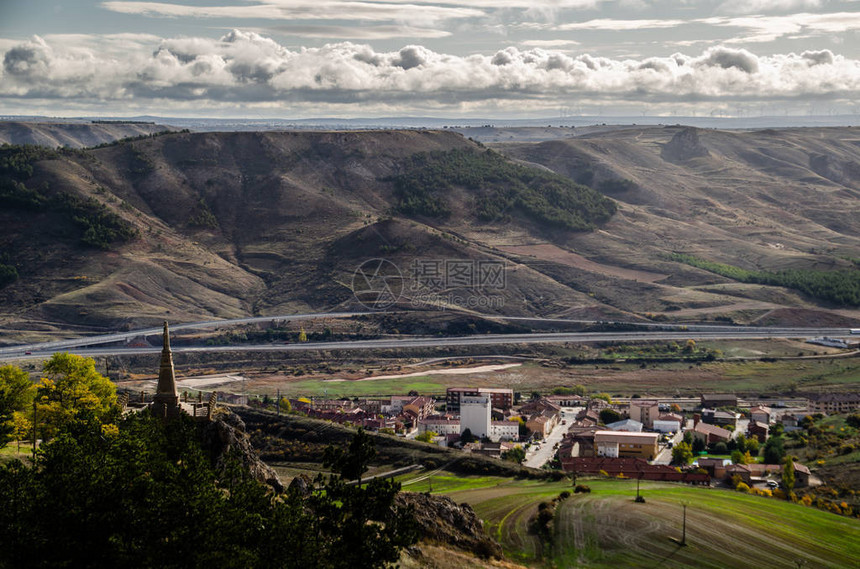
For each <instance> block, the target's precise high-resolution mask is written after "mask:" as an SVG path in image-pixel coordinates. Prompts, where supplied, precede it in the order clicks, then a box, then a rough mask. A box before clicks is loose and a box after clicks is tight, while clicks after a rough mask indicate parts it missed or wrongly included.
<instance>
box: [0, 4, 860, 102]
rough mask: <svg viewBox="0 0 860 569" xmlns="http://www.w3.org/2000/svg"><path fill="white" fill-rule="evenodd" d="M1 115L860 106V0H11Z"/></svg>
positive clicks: (2, 16) (3, 29) (0, 69)
mask: <svg viewBox="0 0 860 569" xmlns="http://www.w3.org/2000/svg"><path fill="white" fill-rule="evenodd" d="M0 58H2V65H0V115H16V114H26V115H48V116H140V115H156V116H165V117H168V116H174V117H181V116H185V117H204V116H208V117H223V118H227V117H238V118H284V119H290V118H309V117H325V116H330V117H345V118H352V117H382V116H434V117H490V118H491V117H511V118H532V117H542V116H546V117H564V116H578V115H600V116H612V115H616V116H617V115H628V116H639V115H649V116H654V115H659V116H740V117H744V116H749V117H753V116H763V115H765V116H781V115H833V114H849V115H857V114H858V113H860V97H858V95H860V0H348V1H347V0H197V1H195V0H164V1H161V2H146V1H124V0H110V1H105V0H63V1H60V0H0Z"/></svg>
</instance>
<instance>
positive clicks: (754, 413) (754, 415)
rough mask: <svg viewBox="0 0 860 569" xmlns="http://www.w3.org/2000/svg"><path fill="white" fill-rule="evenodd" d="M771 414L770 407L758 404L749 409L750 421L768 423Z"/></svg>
mask: <svg viewBox="0 0 860 569" xmlns="http://www.w3.org/2000/svg"><path fill="white" fill-rule="evenodd" d="M772 415H773V413H772V411H771V409H770V407H764V406H758V407H753V408H752V409H750V421H758V422H759V423H764V424H765V425H767V424H769V423H770V419H771V416H772Z"/></svg>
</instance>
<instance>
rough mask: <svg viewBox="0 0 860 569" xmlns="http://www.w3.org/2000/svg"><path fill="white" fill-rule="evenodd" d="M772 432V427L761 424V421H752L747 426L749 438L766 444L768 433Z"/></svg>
mask: <svg viewBox="0 0 860 569" xmlns="http://www.w3.org/2000/svg"><path fill="white" fill-rule="evenodd" d="M769 430H770V426H769V425H768V424H767V423H761V422H759V421H750V423H749V425H748V426H747V436H748V437H750V438H752V437H755V438H756V439H758V442H760V443H762V444H764V443H765V442H767V437H768V433H769Z"/></svg>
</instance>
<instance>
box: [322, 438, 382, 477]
mask: <svg viewBox="0 0 860 569" xmlns="http://www.w3.org/2000/svg"><path fill="white" fill-rule="evenodd" d="M375 456H376V447H375V446H374V444H373V440H372V439H371V438H370V435H368V434H367V432H365V430H364V429H363V428H361V427H359V428H358V432H357V433H355V435H354V436H353V437H352V441H350V443H349V447H347V449H346V451H344V449H342V448H338V447H334V446H329V447H328V448H326V449H325V452H324V453H323V466H325V467H326V468H329V467H331V470H332V472H334V473H336V474H339V475H340V476H342V477H343V478H345V479H347V480H357V481H358V486H361V476H362V474H364V473H365V472H367V468H368V466H369V465H370V461H371V460H373V459H374V457H375Z"/></svg>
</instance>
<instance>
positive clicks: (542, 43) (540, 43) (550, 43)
mask: <svg viewBox="0 0 860 569" xmlns="http://www.w3.org/2000/svg"><path fill="white" fill-rule="evenodd" d="M520 45H524V46H526V47H543V48H553V47H564V46H567V45H570V46H573V45H580V43H579V42H578V41H574V40H525V41H522V42H520Z"/></svg>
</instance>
